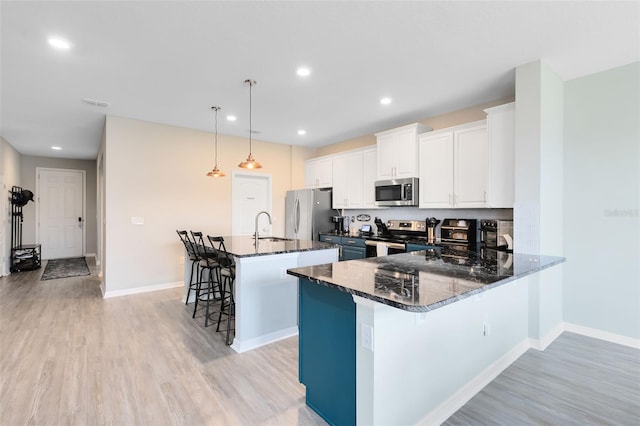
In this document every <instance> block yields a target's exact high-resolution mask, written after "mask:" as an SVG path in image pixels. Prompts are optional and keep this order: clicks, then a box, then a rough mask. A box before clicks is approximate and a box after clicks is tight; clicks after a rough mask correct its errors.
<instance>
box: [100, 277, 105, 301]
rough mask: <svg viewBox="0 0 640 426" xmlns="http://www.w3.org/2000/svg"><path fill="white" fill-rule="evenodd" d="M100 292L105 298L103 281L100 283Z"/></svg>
mask: <svg viewBox="0 0 640 426" xmlns="http://www.w3.org/2000/svg"><path fill="white" fill-rule="evenodd" d="M100 292H101V293H102V298H104V293H105V290H104V281H102V280H101V281H100Z"/></svg>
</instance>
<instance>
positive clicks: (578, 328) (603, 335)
mask: <svg viewBox="0 0 640 426" xmlns="http://www.w3.org/2000/svg"><path fill="white" fill-rule="evenodd" d="M562 325H563V326H564V331H568V332H571V333H576V334H581V335H583V336H587V337H593V338H594V339H600V340H605V341H607V342H611V343H617V344H619V345H624V346H629V347H632V348H635V349H640V339H634V338H633V337H629V336H622V335H620V334H615V333H610V332H608V331H603V330H598V329H597V328H590V327H585V326H582V325H578V324H573V323H570V322H564V323H562Z"/></svg>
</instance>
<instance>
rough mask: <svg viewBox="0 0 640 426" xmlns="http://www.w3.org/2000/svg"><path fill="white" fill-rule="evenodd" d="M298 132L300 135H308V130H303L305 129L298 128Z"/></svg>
mask: <svg viewBox="0 0 640 426" xmlns="http://www.w3.org/2000/svg"><path fill="white" fill-rule="evenodd" d="M298 134H299V135H300V136H304V135H306V134H307V131H306V130H303V129H300V130H298Z"/></svg>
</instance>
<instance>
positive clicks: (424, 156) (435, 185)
mask: <svg viewBox="0 0 640 426" xmlns="http://www.w3.org/2000/svg"><path fill="white" fill-rule="evenodd" d="M419 196H420V198H419V204H420V208H423V209H426V208H449V207H453V132H446V133H441V134H437V135H429V134H428V133H427V134H424V135H420V194H419Z"/></svg>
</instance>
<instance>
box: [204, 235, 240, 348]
mask: <svg viewBox="0 0 640 426" xmlns="http://www.w3.org/2000/svg"><path fill="white" fill-rule="evenodd" d="M207 238H208V239H209V242H210V243H211V247H213V248H214V249H215V250H216V251H217V252H218V263H219V265H220V276H221V278H222V286H221V289H222V294H221V306H220V312H219V313H218V321H217V322H218V326H217V327H216V331H220V322H221V321H222V316H223V315H224V316H225V317H226V324H227V327H226V333H227V336H226V338H225V343H226V345H227V346H229V345H231V344H232V343H233V339H232V338H231V330H234V331H235V328H232V327H231V321H232V320H233V318H234V316H235V310H236V302H235V299H234V296H233V293H234V283H235V279H236V263H235V260H234V259H233V257H232V256H231V255H229V253H228V252H227V248H226V247H225V245H224V238H223V237H212V236H210V235H208V236H207Z"/></svg>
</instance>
